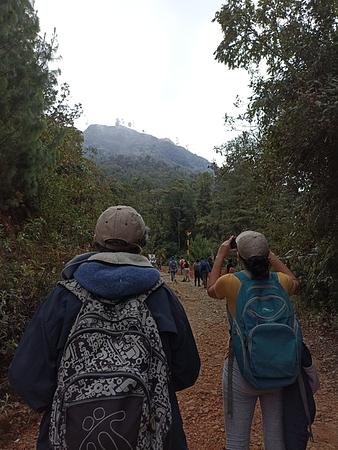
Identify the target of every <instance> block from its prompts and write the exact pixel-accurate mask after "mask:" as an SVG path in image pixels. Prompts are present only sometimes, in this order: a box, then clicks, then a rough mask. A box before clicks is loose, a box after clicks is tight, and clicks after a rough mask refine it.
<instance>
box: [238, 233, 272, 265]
mask: <svg viewBox="0 0 338 450" xmlns="http://www.w3.org/2000/svg"><path fill="white" fill-rule="evenodd" d="M236 244H237V250H238V253H239V255H240V256H241V257H242V258H243V259H249V258H251V257H252V256H268V254H269V245H268V241H267V240H266V237H265V236H264V234H262V233H259V232H258V231H250V230H249V231H243V233H241V234H239V235H238V236H237V238H236Z"/></svg>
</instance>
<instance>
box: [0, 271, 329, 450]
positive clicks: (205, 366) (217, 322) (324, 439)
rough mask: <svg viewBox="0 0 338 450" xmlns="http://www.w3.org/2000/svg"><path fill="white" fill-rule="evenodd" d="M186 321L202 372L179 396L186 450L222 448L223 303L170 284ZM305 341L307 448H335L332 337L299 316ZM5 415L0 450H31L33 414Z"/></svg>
mask: <svg viewBox="0 0 338 450" xmlns="http://www.w3.org/2000/svg"><path fill="white" fill-rule="evenodd" d="M162 275H163V278H165V279H166V281H167V282H168V284H169V285H170V286H171V287H172V288H173V289H174V290H175V291H176V293H177V294H178V296H179V297H180V299H181V301H182V303H183V305H184V308H185V310H186V311H187V314H188V316H189V319H190V323H191V326H192V328H193V331H194V335H195V337H196V341H197V345H198V348H199V352H200V356H201V360H202V368H201V373H200V377H199V379H198V382H197V383H196V385H195V386H194V387H192V388H190V389H187V390H186V391H184V392H182V393H179V402H180V407H181V411H182V416H183V420H184V426H185V430H186V434H187V439H188V444H189V449H190V450H224V448H225V445H224V426H223V412H222V392H221V374H222V367H223V361H224V357H225V355H226V349H227V337H228V332H227V327H226V311H225V302H223V301H220V300H214V299H211V298H209V297H208V296H207V294H206V291H205V290H204V289H203V288H201V287H200V288H199V287H195V286H193V283H192V282H185V283H183V282H182V281H181V278H182V277H180V276H179V277H178V282H177V283H175V284H171V283H170V282H169V279H168V275H167V274H166V273H163V274H162ZM302 326H303V330H304V334H305V338H306V341H307V343H308V345H309V347H310V349H311V351H312V354H313V356H314V358H315V359H316V362H317V367H318V368H319V372H320V376H321V390H320V391H319V393H318V394H317V395H316V400H317V417H316V421H315V424H314V426H313V432H314V438H315V442H314V443H311V444H310V445H309V446H308V449H309V450H337V449H338V427H337V425H338V396H337V385H338V357H337V343H338V339H337V336H336V335H335V334H334V333H332V332H330V331H329V330H327V329H325V328H324V327H323V325H318V323H316V322H315V321H314V320H312V319H311V320H310V319H309V318H308V317H304V318H302ZM11 408H13V409H11V410H10V411H9V414H8V415H7V417H3V418H2V421H1V417H0V429H1V431H2V432H1V433H0V450H33V449H34V448H35V439H36V433H37V426H38V421H39V416H38V415H37V414H33V413H31V412H29V410H28V409H27V408H26V407H25V406H23V405H21V404H20V403H17V404H15V405H13V406H12V407H11ZM260 422H261V418H260V412H259V408H257V411H256V414H255V419H254V426H253V429H252V433H251V442H252V444H251V447H250V449H251V450H262V449H263V445H262V434H261V426H260Z"/></svg>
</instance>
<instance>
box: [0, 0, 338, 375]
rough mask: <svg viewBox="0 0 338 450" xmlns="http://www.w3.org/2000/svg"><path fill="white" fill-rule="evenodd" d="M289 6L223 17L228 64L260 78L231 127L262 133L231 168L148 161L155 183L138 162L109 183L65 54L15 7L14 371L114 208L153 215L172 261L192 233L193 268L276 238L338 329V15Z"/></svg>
mask: <svg viewBox="0 0 338 450" xmlns="http://www.w3.org/2000/svg"><path fill="white" fill-rule="evenodd" d="M278 5H279V6H278V8H275V5H274V4H273V3H271V2H268V1H261V2H258V4H257V2H253V1H245V2H244V1H238V0H236V1H235V0H226V1H225V3H224V6H222V8H221V9H220V11H218V12H217V13H216V17H215V21H216V22H218V23H219V25H220V26H221V28H222V30H223V39H222V41H221V42H220V44H219V47H218V48H217V50H216V53H215V56H216V58H217V60H218V61H219V62H220V63H224V65H225V66H226V67H228V68H230V69H232V68H236V67H240V68H244V69H248V70H250V73H251V74H252V78H251V86H252V92H253V94H252V97H251V99H250V101H249V106H248V109H247V111H246V112H245V113H244V114H243V115H242V116H241V117H239V118H229V121H230V123H231V124H232V125H233V126H234V127H236V126H237V124H238V123H239V122H240V123H241V124H243V123H245V124H249V125H250V127H248V128H246V129H247V130H252V131H246V132H244V133H242V134H239V135H238V137H237V138H236V139H235V140H233V141H230V142H227V143H225V144H224V145H223V146H222V147H220V148H219V149H218V151H219V152H221V153H222V154H223V155H224V164H223V165H222V166H221V167H218V166H213V170H209V171H207V172H203V173H194V172H193V171H191V173H190V174H189V175H186V174H182V173H181V171H180V170H181V169H180V167H181V166H182V165H183V163H182V164H181V163H179V162H177V166H178V168H177V169H175V170H174V171H173V172H168V171H167V170H166V164H167V161H166V160H165V158H164V157H163V158H161V159H160V162H159V161H155V160H154V159H153V154H150V156H145V160H144V161H141V163H142V165H143V168H144V169H143V171H140V170H139V165H138V164H136V163H135V162H133V161H131V160H130V159H129V158H128V157H127V156H126V155H119V156H116V157H115V159H113V160H111V163H109V164H110V170H109V171H107V170H103V168H102V167H98V165H96V163H95V161H94V160H93V159H92V158H88V153H87V151H85V150H84V147H83V135H82V133H81V132H80V131H79V130H77V129H76V128H75V127H74V120H75V119H76V118H77V117H78V116H79V114H81V105H75V106H73V105H71V104H69V89H68V87H67V86H66V85H64V86H61V87H60V86H58V84H57V73H56V72H55V71H51V70H50V69H49V63H50V62H51V60H52V59H53V57H54V54H55V48H56V41H55V40H52V41H51V42H48V41H46V40H45V39H44V38H42V37H41V36H40V35H39V34H38V31H39V23H38V18H37V16H36V13H35V12H34V8H33V7H32V6H31V3H30V2H29V1H28V0H20V1H17V0H5V1H4V2H2V3H1V5H0V41H1V46H0V171H1V177H0V195H1V198H0V218H1V225H0V358H1V361H2V369H5V368H6V365H7V362H8V361H9V359H10V357H11V355H12V354H13V351H14V349H15V346H16V344H17V342H18V339H19V337H20V335H21V333H22V330H23V328H24V326H25V323H26V321H27V319H28V318H29V317H30V316H31V314H32V312H33V311H34V309H35V308H36V306H37V305H38V304H39V303H40V302H41V301H42V299H43V298H44V296H45V295H46V293H47V292H48V290H49V289H50V288H51V286H52V285H53V283H54V282H55V281H56V280H58V279H59V273H60V270H61V268H62V266H63V264H64V262H65V261H67V260H68V259H69V258H71V257H72V256H74V254H76V253H81V252H83V251H87V250H88V249H89V248H90V244H91V239H92V232H93V227H94V224H95V221H96V218H97V216H98V214H99V213H100V212H101V211H102V210H103V209H105V208H106V207H108V206H109V205H112V204H129V205H131V206H133V207H134V208H136V209H137V210H138V211H139V212H140V213H141V214H142V215H143V217H144V219H145V221H146V223H147V225H148V226H149V227H150V242H149V245H148V247H147V249H146V252H147V253H148V252H149V253H155V254H156V255H157V256H158V258H159V259H162V260H163V261H166V259H167V258H168V257H169V256H171V255H184V254H186V251H187V232H188V231H189V232H191V241H190V244H191V245H190V252H191V257H192V258H197V257H201V256H207V255H212V254H213V252H214V251H215V249H216V248H217V246H218V244H219V243H220V242H221V241H222V240H224V238H226V237H227V236H229V234H231V233H239V232H240V231H242V230H244V229H257V230H260V231H262V232H264V233H265V234H266V235H267V237H268V239H269V240H270V242H271V245H272V246H273V249H274V250H275V251H276V252H278V253H279V254H280V255H282V256H283V257H285V258H287V260H288V262H289V264H290V265H291V267H292V268H293V269H294V270H295V271H296V272H297V273H298V274H299V275H300V276H301V279H302V284H303V290H302V293H301V297H302V301H303V305H304V307H307V308H310V307H311V308H314V309H317V310H319V311H321V312H322V313H323V312H325V313H326V314H328V315H329V316H330V317H331V318H332V319H334V317H336V313H337V308H338V252H337V248H338V189H337V173H338V150H337V149H338V128H337V123H338V100H337V99H338V32H337V10H336V2H335V1H334V0H325V1H319V2H312V1H309V0H294V1H293V2H288V1H280V2H278ZM260 66H264V70H263V74H261V75H260V72H259V71H258V70H256V69H258V68H259V67H260ZM220 88H223V89H224V88H225V87H224V86H223V87H222V86H220ZM112 128H114V127H112ZM87 131H88V130H87ZM129 131H130V130H129ZM86 142H87V144H88V145H91V144H90V142H89V141H86ZM168 145H169V144H168ZM99 151H100V148H98V152H99ZM99 154H100V153H97V155H99ZM196 158H197V157H196ZM198 161H200V163H201V167H204V168H207V167H206V165H207V163H206V162H205V161H203V160H202V158H199V159H198ZM101 163H102V161H101ZM138 163H140V161H139V162H138ZM104 166H107V164H106V162H105V164H104ZM156 171H157V173H158V178H156V177H154V176H153V175H152V173H155V172H156Z"/></svg>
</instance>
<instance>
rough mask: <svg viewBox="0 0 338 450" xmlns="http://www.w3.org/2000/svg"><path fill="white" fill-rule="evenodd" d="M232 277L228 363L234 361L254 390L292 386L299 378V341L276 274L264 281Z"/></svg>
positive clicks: (241, 274) (240, 275)
mask: <svg viewBox="0 0 338 450" xmlns="http://www.w3.org/2000/svg"><path fill="white" fill-rule="evenodd" d="M234 275H235V276H236V277H237V278H238V279H239V280H240V282H241V287H240V290H239V292H238V296H237V299H236V315H235V317H234V318H233V319H232V318H231V317H230V315H229V320H230V360H231V359H232V358H233V356H235V357H236V360H237V363H238V367H239V369H240V371H241V374H242V375H243V377H244V378H245V379H246V380H247V381H248V383H250V384H251V385H252V386H253V387H254V388H256V389H258V390H270V389H278V388H282V387H284V386H288V385H290V384H292V383H294V382H295V381H296V380H297V378H298V376H299V374H300V368H301V367H300V363H301V350H302V341H303V337H302V332H301V328H300V326H299V324H298V321H297V319H296V317H295V313H294V310H293V306H292V302H291V300H290V298H289V296H288V294H287V293H286V292H285V291H284V289H283V287H282V286H281V285H280V283H279V280H278V276H277V274H276V273H274V272H271V273H270V278H269V279H266V280H253V279H251V278H250V277H249V276H248V275H247V274H246V273H245V272H237V273H236V274H234ZM230 360H229V361H230ZM229 364H230V363H229ZM231 366H232V361H231ZM229 370H230V368H229ZM231 370H232V367H231Z"/></svg>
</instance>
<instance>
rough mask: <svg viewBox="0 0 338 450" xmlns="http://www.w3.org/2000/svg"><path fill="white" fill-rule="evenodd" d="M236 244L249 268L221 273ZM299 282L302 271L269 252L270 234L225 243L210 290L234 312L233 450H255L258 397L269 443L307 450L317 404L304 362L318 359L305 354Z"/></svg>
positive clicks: (282, 449) (274, 449)
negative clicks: (296, 307) (296, 300)
mask: <svg viewBox="0 0 338 450" xmlns="http://www.w3.org/2000/svg"><path fill="white" fill-rule="evenodd" d="M232 244H237V256H238V258H239V260H240V262H241V264H242V265H243V267H244V270H243V271H241V272H236V273H234V274H232V273H229V274H226V275H223V276H221V269H222V265H223V261H224V258H227V257H228V256H229V255H231V253H232V252H233V251H236V250H232V248H234V247H236V245H232ZM270 265H271V267H272V269H273V270H275V272H270V271H269V267H270ZM297 288H298V281H297V279H296V277H295V275H294V274H293V273H292V272H291V271H290V270H289V269H288V268H287V267H286V266H285V265H284V264H283V263H282V261H280V259H279V258H278V257H277V256H276V255H274V253H272V252H271V251H270V250H269V246H268V243H267V240H266V238H265V236H264V235H263V234H261V233H258V232H255V231H245V232H243V233H241V234H240V235H239V236H238V237H237V238H236V239H235V237H234V236H231V237H230V238H229V239H228V240H226V241H225V242H223V243H222V244H221V246H220V248H219V250H218V253H217V256H216V258H215V262H214V267H213V269H212V272H211V274H210V277H209V281H208V294H209V295H210V296H211V297H214V298H220V299H223V298H226V301H227V309H228V312H229V314H228V316H229V323H230V348H229V357H228V358H227V359H226V361H225V364H224V372H223V395H224V411H225V428H226V448H227V450H248V449H249V440H250V429H251V422H252V418H253V414H254V409H255V405H256V402H257V399H258V398H259V401H260V406H261V410H262V417H263V429H264V448H265V449H266V450H303V449H305V448H306V444H307V441H308V438H309V432H308V429H307V428H308V426H309V427H310V426H311V422H312V421H313V418H314V402H313V397H312V391H311V387H310V385H309V380H308V378H307V377H306V376H304V377H300V373H301V364H302V365H303V366H307V365H311V360H309V358H305V357H306V351H307V348H306V347H305V345H304V344H303V342H302V334H301V330H300V326H299V325H298V322H297V321H296V319H295V316H294V312H293V306H292V302H291V301H290V299H289V295H292V294H294V293H295V291H296V290H297ZM306 360H307V361H306ZM305 370H306V369H305ZM307 370H309V369H307ZM290 392H293V395H292V394H291V395H290ZM296 411H297V412H296ZM295 416H296V417H295ZM290 418H292V419H291V420H292V421H293V422H292V423H291V420H290ZM293 423H296V424H297V425H296V426H294V425H293ZM295 443H296V445H295ZM304 445H305V446H304Z"/></svg>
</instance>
